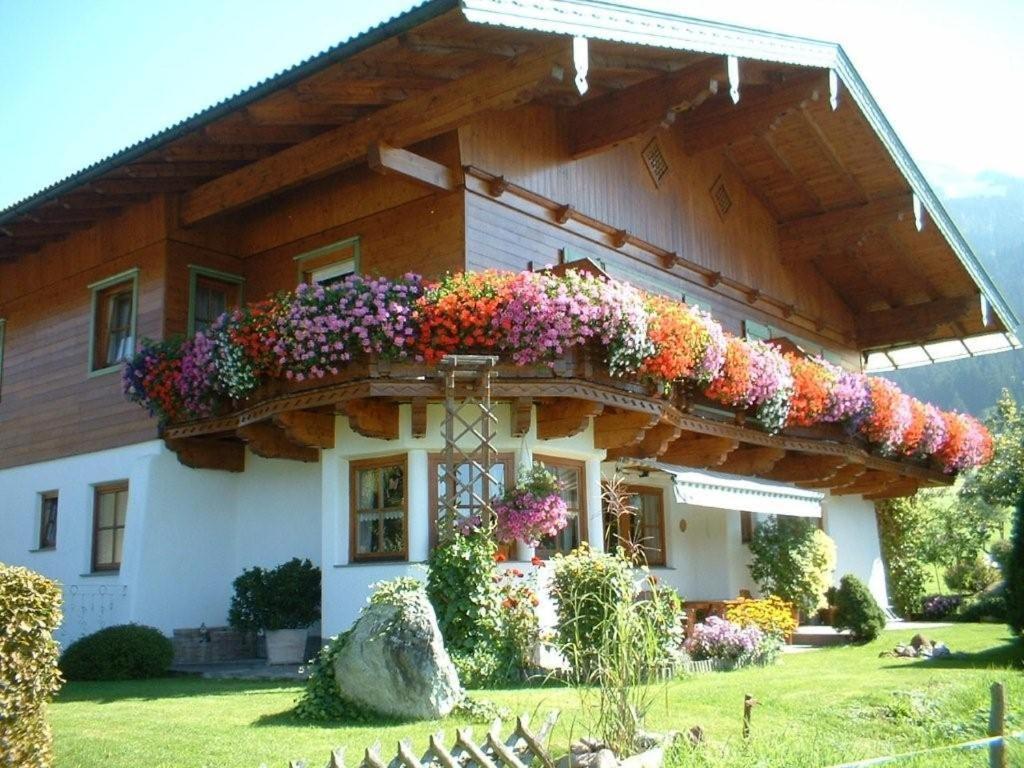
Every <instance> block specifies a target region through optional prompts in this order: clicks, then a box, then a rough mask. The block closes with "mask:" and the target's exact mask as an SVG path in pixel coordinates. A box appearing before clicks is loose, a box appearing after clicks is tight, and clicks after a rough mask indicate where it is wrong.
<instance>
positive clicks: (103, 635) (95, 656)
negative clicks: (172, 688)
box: [60, 624, 174, 680]
mask: <svg viewBox="0 0 1024 768" xmlns="http://www.w3.org/2000/svg"><path fill="white" fill-rule="evenodd" d="M173 660H174V649H173V648H172V647H171V641H170V640H169V639H168V638H167V637H165V636H164V635H163V634H162V633H161V632H160V630H159V629H155V628H153V627H146V626H143V625H141V624H119V625H117V626H113V627H107V628H106V629H101V630H100V631H99V632H93V633H92V634H91V635H86V636H85V637H82V638H80V639H78V640H76V641H75V642H73V643H72V644H71V645H69V646H68V647H67V649H65V651H64V653H63V654H62V655H61V657H60V669H61V672H63V673H64V677H66V678H67V679H68V680H134V679H140V678H146V677H160V676H161V675H164V674H166V672H167V670H168V669H169V668H170V666H171V662H172V661H173Z"/></svg>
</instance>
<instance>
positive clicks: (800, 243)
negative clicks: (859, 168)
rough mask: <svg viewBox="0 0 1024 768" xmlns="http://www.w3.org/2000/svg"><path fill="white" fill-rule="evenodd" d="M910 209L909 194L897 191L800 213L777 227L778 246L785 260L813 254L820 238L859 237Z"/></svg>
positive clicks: (807, 256)
mask: <svg viewBox="0 0 1024 768" xmlns="http://www.w3.org/2000/svg"><path fill="white" fill-rule="evenodd" d="M912 212H913V201H912V196H911V195H909V194H900V195H895V196H893V197H884V198H879V199H877V200H872V201H871V202H868V203H864V204H862V205H853V206H848V207H845V208H835V209H833V210H830V211H825V212H824V213H818V214H814V215H812V216H803V217H801V218H799V219H793V220H791V221H787V222H785V223H784V224H782V225H781V226H780V227H779V250H780V253H781V254H782V257H783V259H784V260H787V261H799V260H802V259H810V258H815V257H816V256H817V255H818V254H819V250H818V249H817V247H816V246H818V245H819V244H821V243H823V242H828V241H832V242H835V241H842V240H849V238H857V237H861V236H863V235H864V233H865V232H870V231H872V230H875V229H881V228H884V227H887V226H889V225H891V224H895V223H897V222H899V221H900V220H902V219H903V218H905V217H906V216H911V215H912Z"/></svg>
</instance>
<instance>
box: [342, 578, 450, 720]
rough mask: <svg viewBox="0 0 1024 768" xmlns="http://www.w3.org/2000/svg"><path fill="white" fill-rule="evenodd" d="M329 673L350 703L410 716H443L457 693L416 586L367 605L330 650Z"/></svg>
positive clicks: (433, 620)
mask: <svg viewBox="0 0 1024 768" xmlns="http://www.w3.org/2000/svg"><path fill="white" fill-rule="evenodd" d="M334 679H335V680H336V681H337V683H338V689H339V690H340V691H341V695H342V696H343V697H344V698H345V699H347V700H348V701H350V702H352V703H353V704H357V705H360V706H362V707H365V708H366V709H369V710H372V711H375V712H379V713H381V714H383V715H390V716H392V717H401V718H410V719H416V720H436V719H437V718H440V717H444V716H445V715H447V714H448V713H449V712H451V711H452V708H453V707H454V706H455V705H456V704H457V703H458V702H459V701H460V699H461V698H462V695H463V692H462V686H461V685H460V684H459V676H458V674H457V673H456V671H455V667H454V665H453V664H452V660H451V659H450V658H449V656H448V651H446V650H445V647H444V641H443V640H442V638H441V630H440V629H438V626H437V618H436V617H435V616H434V609H433V608H432V607H431V605H430V602H429V601H428V600H427V597H426V595H424V594H423V593H422V592H408V593H405V594H402V595H401V596H400V597H399V598H398V599H397V600H396V601H395V602H388V603H382V604H378V605H369V606H367V607H366V608H365V609H364V610H363V613H362V615H361V616H360V617H359V620H358V621H356V623H355V625H354V626H353V627H352V631H351V633H350V634H349V636H348V638H347V639H346V641H345V645H344V646H343V647H342V649H341V650H340V651H338V654H337V656H335V660H334Z"/></svg>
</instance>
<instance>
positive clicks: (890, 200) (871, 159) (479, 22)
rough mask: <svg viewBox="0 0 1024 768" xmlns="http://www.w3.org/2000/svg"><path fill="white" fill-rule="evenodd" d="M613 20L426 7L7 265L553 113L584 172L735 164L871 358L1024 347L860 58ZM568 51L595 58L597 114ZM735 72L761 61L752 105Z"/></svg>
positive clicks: (67, 207) (171, 139)
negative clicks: (1004, 337) (540, 107)
mask: <svg viewBox="0 0 1024 768" xmlns="http://www.w3.org/2000/svg"><path fill="white" fill-rule="evenodd" d="M609 8H610V7H606V6H592V5H589V4H586V3H571V2H561V3H559V2H554V0H549V1H548V2H543V1H542V0H539V1H538V2H537V3H535V4H531V5H530V6H529V8H528V9H526V6H522V5H520V4H513V3H509V2H506V1H505V0H463V2H462V3H461V4H458V3H456V2H454V0H432V2H427V3H424V4H423V5H421V6H419V7H417V8H415V9H413V10H412V11H410V12H408V13H406V14H403V15H402V16H400V17H397V18H396V19H393V20H391V21H390V22H387V23H386V24H384V25H381V26H379V27H377V28H375V29H373V30H371V31H369V32H367V33H365V34H363V35H360V36H359V37H356V38H353V39H352V40H350V41H347V42H345V43H342V44H340V45H339V46H336V47H335V48H333V49H331V50H329V51H326V52H325V53H323V54H321V55H320V56H318V57H315V58H313V59H310V60H309V61H307V62H305V63H303V64H301V65H299V66H297V67H295V68H293V69H291V70H288V71H287V72H284V73H282V74H281V75H279V76H277V77H276V78H273V79H271V80H269V81H266V82H264V83H262V84H260V85H258V86H256V87H254V88H252V89H250V90H249V91H246V92H244V93H242V94H239V95H238V96H236V97H234V98H233V99H231V100H228V101H226V102H224V103H222V104H220V105H218V106H216V107H213V108H211V109H209V110H207V111H205V112H202V113H200V114H198V115H196V116H194V117H192V118H189V119H188V120H186V121H183V122H182V123H180V124H179V125H177V126H175V127H173V128H171V129H168V130H167V131H164V132H162V133H160V134H157V135H156V136H154V137H151V138H150V139H147V140H145V141H143V142H140V143H139V144H138V145H135V146H134V147H131V148H129V149H127V150H124V151H123V152H121V153H118V154H117V155H114V156H112V157H111V158H108V159H107V160H105V161H101V162H100V163H97V164H96V165H94V166H92V167H90V168H89V169H86V170H85V171H83V172H80V173H78V174H76V175H74V176H72V177H69V178H68V179H66V180H65V181H63V182H60V183H58V184H56V185H54V186H52V187H50V188H48V189H46V190H43V191H42V192H40V193H38V194H36V195H34V196H32V197H31V198H28V199H27V200H25V201H22V202H21V203H18V204H15V205H13V206H11V207H10V208H8V209H7V210H5V211H2V212H0V261H3V260H9V259H15V258H19V257H21V256H24V255H27V254H31V253H32V252H34V251H36V250H38V249H39V248H40V247H42V246H43V245H44V244H46V243H47V242H50V241H53V240H55V239H60V238H62V237H64V236H66V235H67V234H69V233H70V232H73V231H75V230H79V229H83V228H87V227H90V226H92V225H93V224H94V223H95V222H97V221H98V220H100V219H102V218H104V217H108V216H111V215H113V214H114V213H116V212H117V211H119V210H120V209H121V208H123V207H125V206H127V205H131V204H133V203H136V202H139V201H142V200H145V199H147V198H148V197H150V196H152V195H154V194H159V193H166V192H173V193H180V194H181V206H180V210H181V220H182V223H183V224H184V225H186V226H188V225H194V224H198V223H200V222H203V221H206V220H208V219H211V218H213V217H215V216H218V215H220V214H223V213H225V212H229V211H232V210H237V209H239V208H242V207H244V206H246V205H249V204H251V203H254V202H256V201H258V200H261V199H265V198H266V197H269V196H271V195H273V194H275V193H277V192H280V191H281V190H284V189H287V188H290V187H294V186H297V185H299V184H302V183H305V182H307V181H309V180H312V179H315V178H318V177H322V176H324V175H327V174H329V173H332V172H334V171H337V170H339V169H341V168H343V167H346V166H348V165H351V164H354V163H358V162H365V160H366V155H367V147H368V146H369V145H370V144H372V143H373V142H377V141H384V142H387V143H388V144H391V145H394V146H399V147H401V146H408V145H410V144H412V143H415V142H418V141H421V140H423V139H426V138H429V137H431V136H434V135H437V134H438V133H442V132H444V131H447V130H451V129H453V128H455V127H457V126H458V125H459V124H461V123H463V122H466V121H468V120H470V119H472V117H473V116H475V115H476V114H479V113H481V112H483V111H485V110H489V109H505V108H510V107H514V106H515V105H516V104H521V103H524V102H526V101H531V100H540V101H544V102H547V103H550V104H553V105H557V106H558V107H560V108H562V109H564V110H565V112H566V116H567V125H569V126H570V127H569V131H570V142H571V146H572V147H573V151H574V153H575V154H577V155H584V154H588V153H592V152H599V151H602V150H604V149H606V148H608V147H611V146H614V145H615V144H616V143H619V142H621V141H626V140H629V139H630V138H632V137H635V136H636V135H638V134H640V133H643V132H645V131H648V130H650V129H651V128H654V127H656V126H658V125H659V124H662V125H664V124H668V123H671V124H672V125H671V128H670V129H671V130H673V131H678V132H679V133H680V136H681V138H682V141H683V145H684V146H685V147H686V148H687V150H688V151H690V152H694V153H697V152H707V151H714V152H721V153H722V154H723V155H724V156H725V157H726V158H727V161H728V162H729V163H730V164H731V165H732V166H733V168H734V169H735V170H736V172H737V174H738V175H739V176H740V177H741V178H742V179H744V181H745V183H746V184H747V185H748V186H749V188H750V189H751V191H752V192H753V193H754V194H755V195H756V196H757V197H758V198H759V199H760V200H761V201H762V203H763V204H764V205H765V207H766V208H767V209H768V210H769V211H770V212H771V213H772V215H773V216H774V217H775V218H776V220H777V221H778V222H779V225H780V228H779V233H780V234H779V236H780V246H781V251H782V254H783V257H784V259H785V260H787V261H789V262H791V263H792V264H794V265H796V266H795V268H798V269H809V270H814V271H817V272H818V273H820V274H821V276H822V277H823V278H824V279H825V280H827V281H828V282H829V283H830V284H831V285H832V286H833V287H834V288H835V290H836V292H837V293H838V294H839V295H840V296H841V297H842V299H843V300H844V301H845V302H846V303H847V304H848V305H849V306H850V308H851V310H852V311H853V313H854V314H855V315H856V316H857V317H859V318H860V320H859V325H858V342H859V346H860V347H861V348H864V349H868V348H872V347H881V346H888V345H891V344H897V343H903V342H922V341H926V340H934V339H946V338H959V337H964V336H970V335H973V334H978V333H983V332H987V331H995V330H1015V327H1016V325H1017V320H1016V318H1015V317H1014V316H1013V314H1012V312H1011V311H1010V309H1009V308H1008V307H1007V305H1006V302H1005V301H1004V300H1003V299H1002V297H1001V296H1000V295H999V293H998V291H997V290H996V288H995V286H994V285H992V283H991V280H990V279H989V278H988V276H987V275H986V274H985V273H984V270H983V269H981V267H980V265H979V264H978V262H977V260H976V258H975V257H974V254H973V253H971V252H970V249H969V247H967V245H966V243H964V242H963V239H962V237H960V235H959V233H958V232H957V231H956V229H955V227H954V226H953V225H952V222H950V221H949V218H948V216H947V215H946V213H945V211H944V210H943V209H942V207H941V205H940V204H939V202H938V200H937V199H936V198H935V196H934V193H932V191H931V190H930V188H928V187H927V184H926V183H925V182H924V180H923V177H921V176H920V172H919V171H918V170H917V169H916V167H915V166H913V163H912V162H911V161H910V159H909V157H908V156H906V153H905V150H903V149H902V145H900V144H899V142H898V139H896V138H895V135H894V134H892V133H891V129H890V128H888V124H887V123H885V122H884V117H881V113H880V112H878V110H877V106H876V105H874V102H873V101H872V100H871V99H870V95H869V94H867V92H866V89H865V88H864V87H863V83H861V82H860V79H859V77H857V76H856V72H855V71H854V70H853V69H852V65H849V63H848V60H846V59H845V55H843V54H842V52H841V49H839V48H838V47H836V46H829V45H827V44H823V43H817V42H815V41H805V40H800V39H798V38H783V37H780V36H775V35H766V34H764V33H757V32H753V31H750V30H739V29H737V28H731V27H729V28H727V27H721V26H716V25H708V24H706V23H703V22H692V21H690V20H684V19H678V18H676V17H669V16H661V15H655V14H647V13H642V12H634V11H632V10H630V9H623V8H617V9H615V10H614V11H612V10H609ZM516 9H519V10H516ZM522 9H526V10H522ZM555 10H557V11H564V13H563V15H562V16H558V15H555V16H552V15H551V13H549V11H551V12H553V11H555ZM517 13H522V14H532V15H518V16H517V15H516V14H517ZM616 14H618V15H616ZM623 14H626V15H623ZM630 14H631V15H630ZM552 19H553V20H552ZM701 24H703V25H704V27H702V28H700V29H699V30H698V31H699V32H701V35H702V36H700V37H698V36H695V35H696V33H695V32H694V31H693V30H694V29H696V28H697V27H698V26H699V25H701ZM566 33H568V34H574V35H586V36H588V37H589V38H590V45H589V73H588V74H587V82H588V85H589V89H588V91H587V92H586V94H585V96H582V97H581V96H580V95H579V94H578V92H577V90H576V87H575V85H574V83H573V77H572V74H573V69H572V68H573V61H572V55H571V45H570V44H569V42H568V40H567V39H566V38H565V34H566ZM727 55H739V56H742V57H743V58H742V59H741V61H740V64H739V75H740V76H739V84H738V85H739V90H740V99H739V102H738V103H735V104H734V103H733V99H732V98H731V96H730V93H729V82H728V81H729V78H728V72H727V58H726V56H727ZM829 56H831V57H832V58H829ZM830 70H831V71H832V72H836V73H838V75H839V77H838V79H837V81H839V82H841V86H840V88H839V93H838V98H839V108H838V109H833V108H832V105H831V103H830V97H831V96H832V95H833V92H834V88H835V86H834V83H830V79H829V72H830ZM712 81H714V82H715V84H716V85H718V87H717V92H716V88H715V87H714V86H712ZM915 198H916V201H917V202H918V203H919V204H920V206H921V210H922V211H923V215H922V219H923V220H922V221H921V224H923V227H922V228H921V229H920V231H919V229H918V226H917V224H916V222H915ZM683 255H685V254H683ZM982 292H984V293H985V294H986V295H987V297H988V299H989V301H990V303H991V305H992V306H993V308H994V309H995V310H996V314H995V316H994V317H993V318H992V321H991V322H990V324H989V325H988V326H987V327H986V326H985V325H984V324H983V322H982V315H981V311H980V306H979V305H980V296H979V295H980V293H982Z"/></svg>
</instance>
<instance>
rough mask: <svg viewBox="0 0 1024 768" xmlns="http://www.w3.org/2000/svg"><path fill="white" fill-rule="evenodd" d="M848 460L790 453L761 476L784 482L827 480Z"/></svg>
mask: <svg viewBox="0 0 1024 768" xmlns="http://www.w3.org/2000/svg"><path fill="white" fill-rule="evenodd" d="M846 462H847V459H846V458H845V457H843V456H824V455H815V454H803V453H790V454H788V455H787V456H786V457H785V458H783V459H782V460H781V461H779V462H778V463H776V464H775V466H774V467H772V468H771V469H770V470H769V471H767V472H765V473H764V474H763V475H761V477H764V478H767V479H769V480H778V481H780V482H784V483H801V482H810V481H815V480H825V479H827V478H830V477H832V476H833V475H835V474H836V472H837V471H838V470H839V468H840V467H841V466H842V465H843V464H845V463H846Z"/></svg>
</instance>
